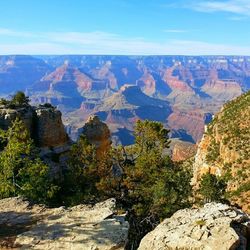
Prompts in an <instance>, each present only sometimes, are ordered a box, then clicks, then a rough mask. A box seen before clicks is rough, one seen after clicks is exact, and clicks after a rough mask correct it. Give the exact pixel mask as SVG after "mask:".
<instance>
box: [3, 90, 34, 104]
mask: <svg viewBox="0 0 250 250" xmlns="http://www.w3.org/2000/svg"><path fill="white" fill-rule="evenodd" d="M29 102H30V100H29V97H27V96H25V94H24V93H23V92H22V91H17V92H16V93H15V95H13V96H12V98H11V100H6V99H4V98H1V99H0V104H1V105H4V106H6V107H7V108H16V107H23V106H28V105H29Z"/></svg>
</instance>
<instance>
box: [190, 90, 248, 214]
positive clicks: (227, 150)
mask: <svg viewBox="0 0 250 250" xmlns="http://www.w3.org/2000/svg"><path fill="white" fill-rule="evenodd" d="M207 172H210V173H212V174H216V175H219V176H221V175H222V176H224V175H227V176H229V178H230V181H229V186H228V189H229V190H230V191H236V193H235V195H234V196H233V198H232V201H235V202H237V203H238V204H240V205H242V206H243V207H244V209H245V210H248V211H250V207H249V205H248V204H249V203H250V198H249V197H250V196H249V194H250V92H247V93H246V94H244V95H242V96H240V97H238V98H236V99H235V100H233V101H231V102H229V103H227V104H226V105H224V107H223V108H222V110H221V111H220V112H219V113H218V114H217V115H216V116H215V117H214V119H213V121H212V122H211V123H210V124H209V125H208V126H207V128H206V132H205V134H204V136H203V138H202V140H201V142H200V144H199V146H198V151H197V154H196V156H195V163H194V178H193V184H194V185H196V184H198V183H199V180H200V178H201V176H202V175H203V174H204V173H207Z"/></svg>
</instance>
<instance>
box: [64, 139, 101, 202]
mask: <svg viewBox="0 0 250 250" xmlns="http://www.w3.org/2000/svg"><path fill="white" fill-rule="evenodd" d="M68 157H69V159H68V169H67V171H66V173H65V180H64V183H63V184H62V190H61V194H60V195H61V198H60V199H61V200H62V202H63V203H64V204H66V205H75V204H79V203H82V202H83V201H84V202H87V201H91V200H93V199H94V196H95V194H97V190H96V187H95V183H96V182H97V180H98V175H97V173H96V166H97V165H96V161H97V159H96V150H95V147H94V146H93V145H91V144H90V143H89V142H88V140H87V139H86V137H85V136H83V135H81V137H80V138H79V139H78V141H77V143H76V144H74V145H73V146H72V148H71V150H70V153H69V156H68Z"/></svg>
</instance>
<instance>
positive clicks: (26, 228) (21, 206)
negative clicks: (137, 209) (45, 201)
mask: <svg viewBox="0 0 250 250" xmlns="http://www.w3.org/2000/svg"><path fill="white" fill-rule="evenodd" d="M0 232H1V233H0V249H3V248H4V247H6V248H15V249H43V250H46V249H55V250H56V249H67V250H68V249H74V250H75V249H76V250H77V249H81V250H94V249H96V250H97V249H99V250H111V249H112V250H114V249H117V250H121V249H124V244H125V241H126V239H127V233H128V223H127V222H126V221H125V220H124V215H116V213H115V199H109V200H106V201H104V202H101V203H97V204H96V205H95V206H87V205H78V206H75V207H72V208H68V209H66V208H64V207H59V208H46V207H45V206H39V205H31V204H30V203H29V202H28V201H25V200H23V199H21V198H7V199H3V200H0Z"/></svg>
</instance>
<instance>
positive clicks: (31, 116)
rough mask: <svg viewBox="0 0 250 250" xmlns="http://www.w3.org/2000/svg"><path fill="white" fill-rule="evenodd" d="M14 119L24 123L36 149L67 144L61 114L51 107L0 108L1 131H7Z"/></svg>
mask: <svg viewBox="0 0 250 250" xmlns="http://www.w3.org/2000/svg"><path fill="white" fill-rule="evenodd" d="M16 118H20V119H21V120H22V121H23V122H24V124H25V125H26V127H27V129H28V131H30V135H31V138H32V139H34V142H35V144H36V145H37V146H38V147H41V148H44V147H58V146H63V145H65V144H66V143H67V142H69V139H68V136H67V134H66V132H65V130H64V126H63V123H62V120H61V112H60V111H59V110H56V109H54V108H53V107H45V106H39V107H31V106H27V107H22V108H16V109H9V108H5V107H4V106H1V107H0V128H1V129H4V130H6V129H8V127H10V126H11V124H12V122H13V121H14V120H15V119H16Z"/></svg>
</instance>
